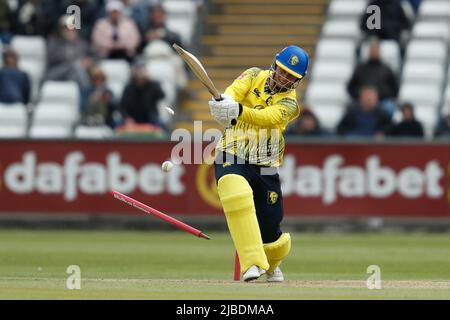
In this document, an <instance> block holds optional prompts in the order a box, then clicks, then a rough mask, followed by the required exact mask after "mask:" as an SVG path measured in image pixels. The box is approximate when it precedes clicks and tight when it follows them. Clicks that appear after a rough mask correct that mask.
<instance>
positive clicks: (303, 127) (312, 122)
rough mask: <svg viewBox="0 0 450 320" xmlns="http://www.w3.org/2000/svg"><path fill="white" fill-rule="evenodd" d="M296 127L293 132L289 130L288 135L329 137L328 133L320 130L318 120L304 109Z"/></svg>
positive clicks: (309, 111) (308, 110)
mask: <svg viewBox="0 0 450 320" xmlns="http://www.w3.org/2000/svg"><path fill="white" fill-rule="evenodd" d="M296 124H297V125H296V126H295V127H294V129H293V130H290V132H289V134H292V135H300V136H303V137H325V136H329V133H328V132H327V131H325V130H324V129H322V128H321V126H320V123H319V119H317V117H316V115H315V114H314V113H313V112H312V111H311V110H310V109H308V108H305V109H304V110H303V111H302V112H301V115H300V118H299V120H298V121H297V123H296Z"/></svg>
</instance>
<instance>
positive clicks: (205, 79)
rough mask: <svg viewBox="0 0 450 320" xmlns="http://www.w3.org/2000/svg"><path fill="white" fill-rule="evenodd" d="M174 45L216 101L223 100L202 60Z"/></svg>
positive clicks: (232, 121) (233, 122) (232, 122)
mask: <svg viewBox="0 0 450 320" xmlns="http://www.w3.org/2000/svg"><path fill="white" fill-rule="evenodd" d="M172 46H173V48H174V49H175V50H176V51H177V53H178V54H179V55H180V57H181V59H183V60H184V62H186V63H187V65H188V66H189V68H190V69H191V70H192V72H194V74H195V76H196V77H197V78H198V79H199V80H200V82H201V83H202V84H203V85H204V86H205V87H206V89H208V91H209V93H211V95H212V96H213V97H214V99H216V101H220V100H222V97H221V96H220V92H219V90H217V88H216V86H215V85H214V83H213V82H212V80H211V78H210V77H209V76H208V73H207V72H206V70H205V68H204V67H203V65H202V64H201V62H200V61H199V60H198V59H197V57H196V56H194V55H193V54H192V53H190V52H188V51H186V50H184V49H183V48H182V47H180V46H179V45H177V44H176V43H174V44H173V45H172ZM231 124H232V125H235V124H236V119H233V120H231Z"/></svg>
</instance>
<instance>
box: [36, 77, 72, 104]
mask: <svg viewBox="0 0 450 320" xmlns="http://www.w3.org/2000/svg"><path fill="white" fill-rule="evenodd" d="M40 102H45V103H52V104H58V103H62V104H66V105H69V106H71V107H72V108H74V109H77V110H78V108H79V105H80V91H79V88H78V85H77V84H76V83H75V82H72V81H46V82H44V83H43V85H42V89H41V97H40Z"/></svg>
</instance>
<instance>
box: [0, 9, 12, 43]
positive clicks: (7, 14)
mask: <svg viewBox="0 0 450 320" xmlns="http://www.w3.org/2000/svg"><path fill="white" fill-rule="evenodd" d="M11 14H12V12H11V9H10V7H9V4H8V2H7V1H0V42H4V43H9V42H10V40H11V37H12V25H11V24H12V21H11Z"/></svg>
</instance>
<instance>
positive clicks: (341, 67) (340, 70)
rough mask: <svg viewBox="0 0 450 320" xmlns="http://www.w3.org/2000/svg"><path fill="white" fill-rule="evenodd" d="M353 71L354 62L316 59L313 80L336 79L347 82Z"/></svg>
mask: <svg viewBox="0 0 450 320" xmlns="http://www.w3.org/2000/svg"><path fill="white" fill-rule="evenodd" d="M352 72H353V64H350V63H341V62H340V61H335V60H331V59H329V60H328V59H321V60H316V61H315V63H314V67H313V72H312V76H311V79H312V80H313V81H328V80H334V81H337V82H345V83H346V82H347V81H348V80H349V79H350V77H351V75H352Z"/></svg>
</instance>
